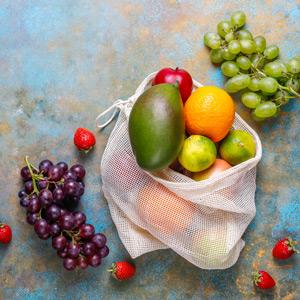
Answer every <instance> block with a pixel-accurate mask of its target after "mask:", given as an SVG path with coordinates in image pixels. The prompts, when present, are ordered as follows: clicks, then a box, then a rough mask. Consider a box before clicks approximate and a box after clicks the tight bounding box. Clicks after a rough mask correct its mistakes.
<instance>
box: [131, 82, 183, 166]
mask: <svg viewBox="0 0 300 300" xmlns="http://www.w3.org/2000/svg"><path fill="white" fill-rule="evenodd" d="M184 134H185V127H184V116H183V104H182V100H181V96H180V93H179V89H178V84H168V83H164V84H158V85H155V86H152V87H150V88H149V89H148V90H146V91H145V92H144V93H143V94H142V95H141V96H140V97H139V98H138V99H137V100H136V102H135V103H134V105H133V108H132V110H131V113H130V116H129V137H130V143H131V146H132V150H133V153H134V155H135V157H136V160H137V163H138V165H139V166H140V167H141V168H142V169H144V170H147V171H159V170H162V169H164V168H166V167H168V166H169V165H170V164H171V163H172V162H173V161H174V160H175V159H176V158H177V156H178V154H179V152H180V150H181V147H182V145H183V141H184Z"/></svg>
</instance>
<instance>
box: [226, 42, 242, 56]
mask: <svg viewBox="0 0 300 300" xmlns="http://www.w3.org/2000/svg"><path fill="white" fill-rule="evenodd" d="M228 50H229V52H230V53H232V54H238V53H240V51H241V44H240V42H239V41H237V40H233V41H231V42H230V43H229V44H228Z"/></svg>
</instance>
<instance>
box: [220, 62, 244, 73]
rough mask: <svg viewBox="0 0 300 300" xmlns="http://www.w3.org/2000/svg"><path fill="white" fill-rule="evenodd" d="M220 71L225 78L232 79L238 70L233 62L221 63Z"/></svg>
mask: <svg viewBox="0 0 300 300" xmlns="http://www.w3.org/2000/svg"><path fill="white" fill-rule="evenodd" d="M221 70H222V73H223V74H224V75H225V76H228V77H233V76H235V75H236V74H237V73H238V72H239V70H240V68H239V67H238V65H237V64H236V63H235V62H233V61H225V62H223V63H222V66H221Z"/></svg>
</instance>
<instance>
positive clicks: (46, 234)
mask: <svg viewBox="0 0 300 300" xmlns="http://www.w3.org/2000/svg"><path fill="white" fill-rule="evenodd" d="M50 236H51V235H50V232H47V233H45V234H41V235H38V237H39V238H40V239H41V240H48V239H49V237H50Z"/></svg>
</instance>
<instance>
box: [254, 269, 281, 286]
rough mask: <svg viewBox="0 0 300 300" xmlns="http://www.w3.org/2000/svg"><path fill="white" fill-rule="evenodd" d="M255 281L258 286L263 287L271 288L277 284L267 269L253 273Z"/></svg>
mask: <svg viewBox="0 0 300 300" xmlns="http://www.w3.org/2000/svg"><path fill="white" fill-rule="evenodd" d="M253 281H254V284H255V285H256V286H258V287H259V288H261V289H264V290H265V289H271V288H272V287H274V286H275V285H276V282H275V281H274V279H273V278H272V277H271V275H270V274H269V273H267V272H265V271H258V272H255V273H253Z"/></svg>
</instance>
